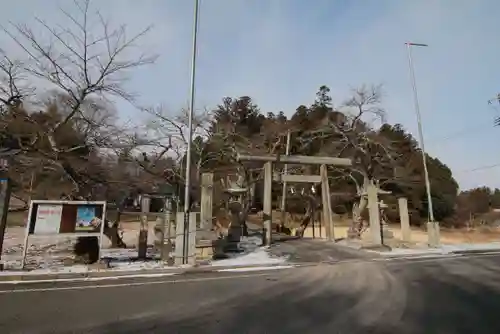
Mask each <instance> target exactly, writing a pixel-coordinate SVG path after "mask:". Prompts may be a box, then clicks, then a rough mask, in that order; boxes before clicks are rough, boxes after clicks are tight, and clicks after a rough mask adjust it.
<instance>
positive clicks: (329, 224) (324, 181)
mask: <svg viewBox="0 0 500 334" xmlns="http://www.w3.org/2000/svg"><path fill="white" fill-rule="evenodd" d="M319 171H320V176H321V204H322V207H323V221H324V224H323V225H324V226H325V230H326V237H327V239H328V241H335V230H334V226H333V221H332V203H331V200H330V185H329V184H328V171H327V167H326V165H321V166H320V169H319ZM313 219H314V218H313ZM313 229H314V225H313Z"/></svg>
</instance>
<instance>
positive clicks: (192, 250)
mask: <svg viewBox="0 0 500 334" xmlns="http://www.w3.org/2000/svg"><path fill="white" fill-rule="evenodd" d="M189 215H190V216H189V227H188V229H187V232H188V238H187V241H188V243H187V245H186V247H185V245H184V212H177V215H176V216H175V222H176V226H175V252H174V257H175V264H178V265H179V264H183V257H184V255H186V257H187V259H188V264H191V265H194V264H195V262H196V212H190V213H189ZM184 251H186V252H187V253H186V254H184Z"/></svg>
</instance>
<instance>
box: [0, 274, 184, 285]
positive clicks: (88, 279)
mask: <svg viewBox="0 0 500 334" xmlns="http://www.w3.org/2000/svg"><path fill="white" fill-rule="evenodd" d="M13 275H14V274H13ZM173 275H177V273H159V274H137V275H125V276H124V275H122V276H103V277H78V278H56V279H42V280H27V281H5V282H2V284H32V283H54V282H95V281H107V280H118V279H124V278H148V277H150V278H153V277H166V276H173Z"/></svg>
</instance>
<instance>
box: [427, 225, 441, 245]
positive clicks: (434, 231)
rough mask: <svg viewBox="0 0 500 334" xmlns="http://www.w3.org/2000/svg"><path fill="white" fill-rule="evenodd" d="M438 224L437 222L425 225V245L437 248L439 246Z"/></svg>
mask: <svg viewBox="0 0 500 334" xmlns="http://www.w3.org/2000/svg"><path fill="white" fill-rule="evenodd" d="M439 232H440V231H439V223H437V222H428V223H427V238H428V241H427V243H428V244H429V247H433V248H436V247H439V246H440V245H441V240H440V239H441V237H440V233H439Z"/></svg>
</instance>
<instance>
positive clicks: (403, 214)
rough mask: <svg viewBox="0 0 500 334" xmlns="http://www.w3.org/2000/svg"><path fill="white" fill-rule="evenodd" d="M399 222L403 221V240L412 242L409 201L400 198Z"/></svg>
mask: <svg viewBox="0 0 500 334" xmlns="http://www.w3.org/2000/svg"><path fill="white" fill-rule="evenodd" d="M398 206H399V220H400V221H401V238H402V239H403V241H404V242H410V241H411V228H410V215H409V214H408V200H407V199H406V198H404V197H400V198H398Z"/></svg>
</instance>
